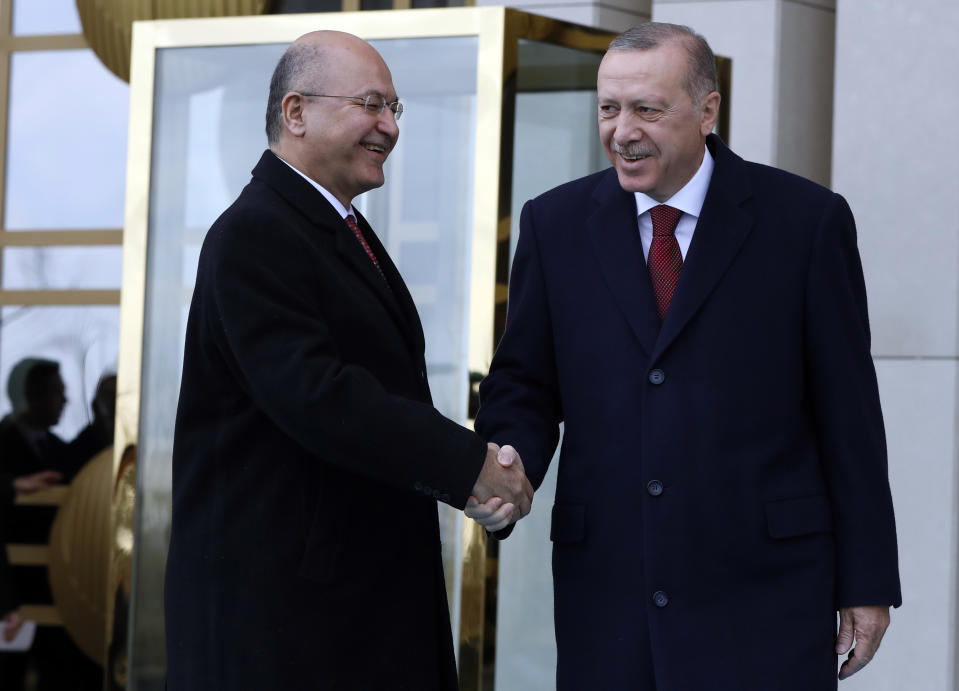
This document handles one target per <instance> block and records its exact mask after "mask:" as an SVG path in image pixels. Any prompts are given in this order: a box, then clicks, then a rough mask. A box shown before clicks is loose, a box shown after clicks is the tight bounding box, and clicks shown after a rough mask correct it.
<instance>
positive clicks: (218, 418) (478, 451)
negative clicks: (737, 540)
mask: <svg viewBox="0 0 959 691" xmlns="http://www.w3.org/2000/svg"><path fill="white" fill-rule="evenodd" d="M401 114H402V105H401V104H400V103H399V101H398V99H397V95H396V91H395V89H394V87H393V82H392V77H391V75H390V71H389V69H388V68H387V66H386V64H385V63H384V61H383V59H382V58H381V57H380V55H379V54H378V53H377V52H376V51H375V50H374V49H373V48H372V46H370V45H369V44H368V43H366V42H365V41H362V40H360V39H358V38H357V37H355V36H352V35H349V34H344V33H339V32H331V31H321V32H314V33H311V34H307V35H305V36H303V37H301V38H300V39H298V40H297V41H296V42H294V43H293V44H292V45H291V46H290V48H289V49H288V50H287V52H286V53H285V54H284V56H283V58H282V59H281V60H280V62H279V64H278V65H277V68H276V71H275V72H274V75H273V79H272V83H271V85H270V98H269V103H268V106H267V135H268V140H269V144H270V150H269V151H266V152H265V153H264V154H263V156H262V158H261V159H260V161H259V163H258V164H257V165H256V167H255V168H254V170H253V180H252V181H251V182H250V183H249V185H247V186H246V188H245V189H244V190H243V191H242V193H241V194H240V196H239V198H238V199H237V200H236V202H234V204H233V205H232V206H231V207H230V208H229V209H228V210H227V211H226V212H225V213H224V214H223V215H222V216H221V217H220V218H219V219H218V220H217V221H216V222H215V223H214V225H213V226H212V227H211V229H210V231H209V233H208V234H207V237H206V239H205V241H204V244H203V248H202V251H201V255H200V261H199V266H198V271H197V279H196V289H195V293H194V298H193V302H192V304H191V307H190V316H189V320H188V323H187V333H186V345H185V355H184V364H183V379H182V384H181V389H180V400H179V407H178V410H177V420H176V431H175V436H174V449H173V523H172V536H171V541H170V551H169V559H168V562H167V571H166V584H165V612H166V641H167V662H168V688H169V689H170V691H192V690H194V689H197V690H200V689H202V690H203V691H216V690H223V691H227V690H229V691H238V690H244V689H249V690H251V691H253V690H256V691H264V690H266V689H283V690H284V691H286V690H290V691H292V690H294V689H296V690H308V689H318V690H319V689H322V690H323V691H334V690H335V691H350V690H355V691H360V690H369V689H391V690H397V691H398V690H399V689H405V690H407V691H455V689H456V688H457V680H456V669H455V663H454V656H453V643H452V636H451V631H450V616H449V611H448V607H447V601H446V586H445V584H444V579H443V567H442V562H441V553H440V533H439V524H438V519H437V501H442V502H445V503H447V504H450V505H452V506H455V507H459V508H462V507H463V506H464V504H465V503H466V500H467V497H468V496H470V494H471V493H472V494H476V495H477V496H479V497H480V498H482V499H484V500H486V499H489V497H490V496H492V495H493V494H496V495H497V496H499V497H501V498H502V499H503V500H504V501H506V502H507V503H509V504H512V505H515V506H516V511H517V513H525V512H528V510H529V501H530V499H531V495H532V488H531V487H530V486H529V483H528V482H527V481H526V478H525V475H523V473H522V472H521V470H519V469H513V468H509V469H506V468H503V467H501V466H500V465H499V464H497V462H496V460H495V457H496V453H497V451H498V449H497V448H495V447H492V446H489V445H487V443H486V442H485V441H483V440H482V439H481V438H480V437H479V436H477V435H476V434H475V433H474V432H472V431H470V430H468V429H466V428H464V427H461V426H460V425H457V424H455V423H453V422H451V421H450V420H447V419H446V418H444V417H443V416H442V415H440V413H438V412H437V411H436V410H435V409H434V408H433V406H432V404H431V398H430V390H429V386H428V384H427V377H426V364H425V361H424V342H423V331H422V327H421V325H420V321H419V318H418V316H417V313H416V309H415V307H414V305H413V301H412V299H411V298H410V294H409V292H408V291H407V289H406V286H405V285H404V283H403V280H402V278H401V277H400V275H399V273H398V272H397V270H396V267H395V266H394V265H393V262H392V261H391V260H390V257H389V255H388V254H387V253H386V250H385V249H384V247H383V245H382V244H381V243H380V241H379V240H378V239H377V237H376V235H375V234H374V232H373V230H372V228H370V225H369V224H368V223H367V222H366V220H365V219H364V218H363V217H362V216H361V215H360V214H359V213H357V212H356V211H355V210H354V209H353V208H352V205H351V202H352V199H353V198H354V197H356V196H357V195H359V194H361V193H363V192H366V191H368V190H370V189H373V188H375V187H379V186H380V185H382V184H383V182H384V175H383V164H384V162H385V161H386V158H387V156H388V155H389V153H390V151H391V150H392V149H393V147H394V145H395V144H396V141H397V137H398V136H399V129H398V127H397V120H398V119H399V116H400V115H401Z"/></svg>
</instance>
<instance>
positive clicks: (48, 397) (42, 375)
mask: <svg viewBox="0 0 959 691" xmlns="http://www.w3.org/2000/svg"><path fill="white" fill-rule="evenodd" d="M7 392H8V394H9V396H10V401H11V403H12V404H13V411H12V412H11V413H10V414H9V415H7V416H6V417H4V418H3V420H2V421H0V526H2V533H0V537H2V539H3V543H4V544H3V551H4V556H6V545H7V544H8V543H23V544H46V543H47V542H48V540H49V535H50V526H51V524H52V523H53V518H54V516H55V515H56V508H55V507H52V506H34V505H17V504H14V503H13V496H14V493H15V491H20V492H22V491H29V490H30V489H31V488H30V487H26V486H22V485H23V482H22V480H24V479H29V478H30V477H31V476H32V477H37V476H38V474H39V477H43V478H47V480H48V481H53V480H59V479H63V480H65V481H67V482H68V481H69V480H70V479H72V478H73V476H74V475H75V474H76V472H77V470H78V469H79V468H80V466H81V465H82V464H83V462H85V461H84V460H78V459H77V458H76V456H75V454H72V453H71V452H70V446H69V445H68V444H67V443H66V442H64V441H63V440H62V439H61V438H60V437H58V436H57V435H56V434H54V433H53V432H52V431H51V429H50V428H51V427H53V426H54V425H56V424H57V422H59V420H60V416H61V415H62V414H63V408H64V406H65V405H66V402H67V398H66V387H65V386H64V383H63V379H62V378H61V376H60V366H59V364H58V363H56V362H54V361H52V360H42V359H34V358H30V359H27V360H24V361H22V362H19V363H17V365H16V366H15V367H14V368H13V370H12V371H11V373H10V378H9V380H8V384H7ZM47 484H49V482H47ZM40 488H41V487H33V489H40ZM2 568H3V570H4V571H5V572H6V574H5V575H0V591H2V592H0V595H2V596H3V597H5V598H6V599H7V602H5V603H4V607H14V608H16V607H17V606H19V604H22V603H30V604H52V602H53V597H52V594H51V593H50V585H49V582H48V578H47V573H46V568H45V567H43V566H10V565H7V564H3V566H2ZM2 614H3V615H4V617H5V618H6V617H9V616H11V615H12V616H13V621H14V623H15V624H16V623H18V618H19V617H18V614H17V610H16V609H13V610H12V612H4V613H2ZM29 670H32V671H33V675H28V671H29ZM29 676H33V677H34V678H35V679H36V686H35V688H36V689H37V690H38V691H87V690H89V691H94V690H98V689H100V688H101V687H102V683H103V682H102V673H101V670H100V668H99V666H98V665H96V664H95V663H94V662H92V661H90V660H89V659H88V658H87V657H86V656H85V655H84V654H83V653H82V652H81V651H80V650H79V648H77V647H76V645H74V644H73V642H72V641H71V640H70V638H69V637H68V636H67V634H66V631H65V630H64V629H63V628H61V627H49V626H40V627H38V628H37V634H36V638H35V639H34V642H33V646H32V647H31V648H30V650H29V651H27V652H25V653H4V654H0V689H3V691H8V690H9V691H19V690H21V689H24V683H25V680H26V679H27V678H28V677H29Z"/></svg>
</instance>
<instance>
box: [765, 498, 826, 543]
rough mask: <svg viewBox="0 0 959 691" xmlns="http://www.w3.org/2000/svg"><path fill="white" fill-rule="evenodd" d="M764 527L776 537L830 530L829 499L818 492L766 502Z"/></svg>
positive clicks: (770, 534) (770, 535) (796, 535)
mask: <svg viewBox="0 0 959 691" xmlns="http://www.w3.org/2000/svg"><path fill="white" fill-rule="evenodd" d="M766 528H767V529H768V531H769V537H772V538H776V539H781V538H787V537H798V536H800V535H812V534H814V533H829V532H832V507H831V506H830V504H829V499H828V498H827V497H825V496H823V495H821V494H820V495H816V496H811V497H798V498H796V499H781V500H779V501H771V502H768V503H767V504H766Z"/></svg>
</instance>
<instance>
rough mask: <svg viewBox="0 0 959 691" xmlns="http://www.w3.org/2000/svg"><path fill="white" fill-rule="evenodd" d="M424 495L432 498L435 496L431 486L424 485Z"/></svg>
mask: <svg viewBox="0 0 959 691" xmlns="http://www.w3.org/2000/svg"><path fill="white" fill-rule="evenodd" d="M423 494H425V495H426V496H428V497H432V496H433V488H432V487H430V486H429V485H423Z"/></svg>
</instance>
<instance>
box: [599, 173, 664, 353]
mask: <svg viewBox="0 0 959 691" xmlns="http://www.w3.org/2000/svg"><path fill="white" fill-rule="evenodd" d="M593 200H594V202H595V207H594V210H593V213H592V214H590V216H589V217H588V218H587V221H586V222H587V231H588V234H589V237H590V241H591V244H592V246H593V251H594V252H595V254H596V258H597V259H598V260H599V265H600V269H601V271H602V274H603V277H604V279H605V281H606V284H607V285H608V286H609V290H610V292H611V293H612V296H613V301H614V302H615V303H616V305H617V306H618V307H619V309H620V311H621V312H622V313H623V316H624V317H626V321H627V322H629V325H630V327H631V328H632V330H633V333H635V334H636V338H638V339H639V342H640V345H642V347H643V350H645V351H646V353H647V354H652V352H653V347H654V345H655V343H656V335H657V333H658V332H659V316H658V315H657V314H656V306H655V302H654V301H653V291H652V286H651V285H650V282H649V273H648V272H647V270H646V262H645V260H644V259H643V244H642V241H641V240H640V238H639V226H638V224H637V220H636V199H635V197H634V196H633V195H632V194H630V193H629V192H625V191H623V189H622V188H621V187H620V186H619V180H618V178H617V177H616V171H615V170H613V169H610V170H609V171H607V174H606V175H605V176H603V178H602V180H601V182H600V183H599V185H598V186H597V187H596V190H595V192H594V193H593Z"/></svg>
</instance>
